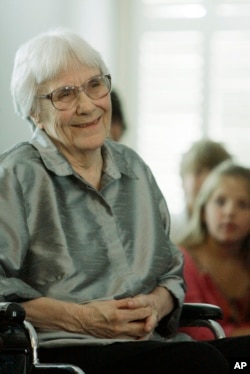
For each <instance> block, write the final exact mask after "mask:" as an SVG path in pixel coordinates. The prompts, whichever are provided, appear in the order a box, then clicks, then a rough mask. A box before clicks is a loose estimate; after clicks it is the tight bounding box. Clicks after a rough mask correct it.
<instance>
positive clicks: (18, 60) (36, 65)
mask: <svg viewBox="0 0 250 374" xmlns="http://www.w3.org/2000/svg"><path fill="white" fill-rule="evenodd" d="M81 66H87V67H89V68H98V69H99V70H100V73H101V74H108V69H107V67H106V65H105V63H104V61H103V59H102V57H101V55H100V54H99V52H97V51H96V50H95V49H94V48H93V47H92V46H91V45H89V44H88V43H87V42H86V41H85V40H84V39H83V38H81V37H80V36H79V35H76V34H75V33H73V32H71V31H69V30H66V29H62V28H59V29H55V30H51V31H48V32H46V33H42V34H39V35H38V36H36V37H35V38H33V39H31V40H29V41H28V42H27V43H25V44H23V45H22V46H21V47H20V48H19V49H18V51H17V53H16V56H15V62H14V69H13V73H12V79H11V93H12V97H13V101H14V106H15V111H16V112H17V113H18V114H19V115H20V116H21V117H22V118H26V119H30V115H31V114H32V113H37V112H38V102H37V100H36V95H37V90H38V87H39V85H41V84H42V83H44V82H46V81H49V80H51V79H53V78H55V77H56V76H58V74H60V73H61V72H63V71H66V70H67V68H69V67H76V68H79V67H81Z"/></svg>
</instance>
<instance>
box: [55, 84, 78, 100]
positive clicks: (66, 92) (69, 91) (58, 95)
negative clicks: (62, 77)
mask: <svg viewBox="0 0 250 374" xmlns="http://www.w3.org/2000/svg"><path fill="white" fill-rule="evenodd" d="M72 97H75V88H74V87H62V88H58V90H56V91H54V93H53V100H55V101H60V100H67V99H71V98H72Z"/></svg>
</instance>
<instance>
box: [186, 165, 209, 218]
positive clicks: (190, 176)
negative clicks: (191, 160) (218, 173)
mask: <svg viewBox="0 0 250 374" xmlns="http://www.w3.org/2000/svg"><path fill="white" fill-rule="evenodd" d="M209 173H210V170H209V169H207V168H203V169H200V170H196V171H193V172H189V173H187V174H185V175H184V176H183V179H182V186H183V190H184V195H185V201H186V206H187V209H188V212H189V213H190V214H191V213H192V210H193V206H194V202H195V199H196V197H197V194H198V192H199V190H200V188H201V186H202V184H203V182H204V181H205V179H206V177H207V176H208V174H209Z"/></svg>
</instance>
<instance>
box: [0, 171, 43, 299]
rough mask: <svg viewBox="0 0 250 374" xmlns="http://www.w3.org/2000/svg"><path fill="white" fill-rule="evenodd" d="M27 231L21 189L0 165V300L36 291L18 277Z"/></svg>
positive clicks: (35, 294)
mask: <svg viewBox="0 0 250 374" xmlns="http://www.w3.org/2000/svg"><path fill="white" fill-rule="evenodd" d="M28 247H29V232H28V227H27V219H26V211H25V204H24V198H23V194H22V190H21V187H20V184H19V182H18V179H17V177H16V175H15V173H14V172H13V171H10V170H9V169H5V168H4V167H3V166H0V301H16V302H18V301H24V300H28V299H33V298H37V297H40V296H41V295H40V293H39V292H37V291H36V290H34V289H32V288H31V287H30V286H29V285H28V284H26V283H25V282H24V281H23V280H22V278H23V279H24V277H22V273H23V270H21V269H22V265H23V262H24V259H25V256H26V254H27V250H28Z"/></svg>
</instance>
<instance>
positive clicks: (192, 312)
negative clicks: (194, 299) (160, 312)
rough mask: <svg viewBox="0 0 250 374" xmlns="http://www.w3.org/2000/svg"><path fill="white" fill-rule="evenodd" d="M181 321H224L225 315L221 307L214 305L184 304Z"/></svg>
mask: <svg viewBox="0 0 250 374" xmlns="http://www.w3.org/2000/svg"><path fill="white" fill-rule="evenodd" d="M180 319H181V320H186V321H187V320H195V319H213V320H218V319H223V313H222V310H221V309H220V307H218V306H217V305H213V304H204V303H184V304H183V309H182V313H181V317H180Z"/></svg>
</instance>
